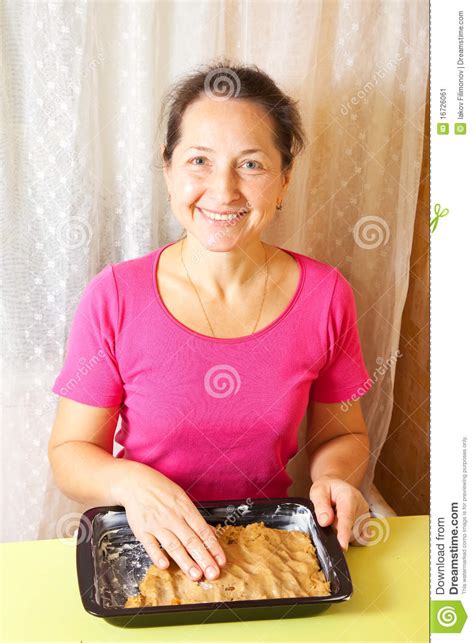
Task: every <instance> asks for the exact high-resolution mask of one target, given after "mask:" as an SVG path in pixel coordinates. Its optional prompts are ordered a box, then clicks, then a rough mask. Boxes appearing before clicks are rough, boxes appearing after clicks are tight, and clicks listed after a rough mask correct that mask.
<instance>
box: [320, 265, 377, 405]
mask: <svg viewBox="0 0 474 643" xmlns="http://www.w3.org/2000/svg"><path fill="white" fill-rule="evenodd" d="M327 342H328V347H327V360H326V363H325V364H324V365H323V367H322V369H321V370H320V372H319V374H318V376H317V378H316V379H315V380H314V381H313V383H312V385H311V389H310V400H312V401H314V402H322V403H327V404H330V403H337V402H343V401H346V400H349V399H354V400H355V399H357V398H358V397H361V396H362V395H364V394H365V393H366V392H367V391H368V390H369V389H370V387H371V386H372V384H373V381H372V379H371V378H370V377H369V374H368V372H367V369H366V366H365V363H364V358H363V356H362V350H361V346H360V339H359V332H358V329H357V310H356V304H355V298H354V293H353V291H352V288H351V285H350V284H349V282H348V281H347V280H346V279H345V278H344V276H343V275H342V274H341V273H340V272H339V271H338V270H337V269H336V281H335V285H334V290H333V293H332V299H331V303H330V306H329V310H328V321H327Z"/></svg>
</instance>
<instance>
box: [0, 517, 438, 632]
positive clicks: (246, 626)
mask: <svg viewBox="0 0 474 643" xmlns="http://www.w3.org/2000/svg"><path fill="white" fill-rule="evenodd" d="M388 527H389V528H388V530H387V539H386V541H385V542H383V541H382V542H380V543H379V544H377V545H373V546H369V547H353V546H351V547H349V551H348V552H347V554H346V557H347V562H348V565H349V569H350V572H351V577H352V582H353V585H354V593H353V596H352V598H351V599H350V600H348V601H345V602H343V603H339V604H336V605H333V606H331V607H330V608H329V609H328V610H326V611H324V612H322V613H320V614H317V615H315V616H310V617H303V618H292V619H287V620H266V621H265V620H262V621H247V622H238V623H211V624H203V625H177V626H168V627H151V628H142V629H133V630H125V629H121V628H117V627H115V626H113V625H111V624H109V623H107V622H105V621H104V620H103V619H101V618H97V617H94V616H91V615H89V614H88V613H87V612H86V611H85V610H84V608H83V607H82V603H81V599H80V596H79V590H78V586H77V579H76V566H75V553H76V552H75V542H74V539H72V538H71V539H68V540H67V541H60V540H39V541H34V542H20V543H8V544H3V545H0V552H1V554H0V556H1V565H2V580H3V583H2V607H1V613H2V617H1V620H2V631H1V640H2V641H5V642H7V641H8V642H10V641H48V642H52V641H77V642H79V641H82V643H90V642H92V641H160V642H161V641H179V642H182V641H183V642H184V641H189V642H190V643H195V642H200V641H205V642H206V643H208V642H209V641H212V642H213V643H214V642H215V643H221V642H224V641H236V642H241V641H245V643H247V642H250V641H260V642H264V641H271V642H272V643H274V642H275V641H285V642H290V641H295V642H298V643H301V642H303V641H410V643H416V642H418V641H423V642H425V641H426V642H427V641H429V621H428V614H429V602H428V597H429V523H428V516H404V517H397V518H390V519H389V520H388Z"/></svg>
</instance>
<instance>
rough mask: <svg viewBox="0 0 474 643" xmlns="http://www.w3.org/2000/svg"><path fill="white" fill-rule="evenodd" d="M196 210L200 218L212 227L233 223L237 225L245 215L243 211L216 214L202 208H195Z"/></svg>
mask: <svg viewBox="0 0 474 643" xmlns="http://www.w3.org/2000/svg"><path fill="white" fill-rule="evenodd" d="M196 210H198V212H199V213H200V214H201V216H202V218H203V219H204V220H205V221H206V222H207V223H211V224H213V225H225V224H229V223H233V222H234V221H235V222H236V223H238V222H239V221H241V220H242V219H243V218H244V216H245V215H246V214H247V212H246V211H245V210H242V211H239V212H236V213H235V214H216V213H215V212H210V211H209V210H204V209H203V208H198V207H197V206H196Z"/></svg>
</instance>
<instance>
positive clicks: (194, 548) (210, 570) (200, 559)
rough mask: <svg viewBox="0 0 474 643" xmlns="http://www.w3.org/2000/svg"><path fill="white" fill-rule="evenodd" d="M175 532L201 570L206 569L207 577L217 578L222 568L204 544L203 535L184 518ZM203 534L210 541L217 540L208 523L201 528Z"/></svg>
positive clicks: (209, 578)
mask: <svg viewBox="0 0 474 643" xmlns="http://www.w3.org/2000/svg"><path fill="white" fill-rule="evenodd" d="M203 520H204V519H203ZM204 522H205V521H204ZM174 532H175V534H176V536H177V537H178V538H179V539H180V541H181V542H182V544H183V545H184V547H185V548H186V551H188V552H189V554H190V555H191V556H192V558H193V559H194V560H195V561H196V563H198V565H199V567H200V568H201V570H203V571H204V574H205V576H206V578H207V579H208V580H215V579H216V578H217V577H218V576H219V572H220V568H219V565H218V564H217V562H216V561H215V560H214V558H213V557H212V555H211V554H210V553H209V551H208V550H207V549H206V547H205V546H204V543H203V541H202V540H201V537H200V536H198V534H197V533H196V532H195V531H194V530H193V529H191V527H190V526H189V525H188V524H187V522H184V520H183V521H181V522H180V523H178V524H177V525H176V526H175V527H174ZM201 534H202V536H203V537H205V538H206V539H207V540H208V541H212V540H217V539H216V537H215V536H214V534H213V533H212V530H211V529H209V528H208V525H207V524H206V527H205V528H202V529H201Z"/></svg>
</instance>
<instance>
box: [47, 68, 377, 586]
mask: <svg viewBox="0 0 474 643" xmlns="http://www.w3.org/2000/svg"><path fill="white" fill-rule="evenodd" d="M214 78H217V87H219V83H221V84H222V82H224V80H226V81H227V82H228V83H230V82H233V85H232V91H231V92H230V94H229V95H226V96H225V97H224V99H223V96H222V94H221V92H219V91H217V90H216V89H215V88H213V82H212V79H214ZM166 101H168V102H166ZM166 101H165V105H166V106H167V108H168V121H167V128H166V135H165V141H164V143H163V144H162V145H161V148H160V149H161V155H162V159H163V171H164V177H165V180H166V184H167V187H168V190H169V195H170V204H171V209H172V212H173V214H174V215H175V216H176V218H177V219H178V221H179V222H180V223H181V225H182V226H183V228H185V230H186V232H187V235H186V237H185V238H184V239H182V240H180V242H177V243H176V242H175V243H169V244H167V245H166V246H164V247H160V248H158V249H157V250H154V251H152V252H151V253H149V254H147V255H145V256H143V257H139V258H136V259H132V260H129V261H124V262H121V263H118V264H113V265H108V266H107V267H106V268H105V269H104V270H102V272H101V273H99V274H98V275H96V277H95V278H94V279H93V280H92V281H91V283H90V284H89V285H88V287H87V289H86V291H85V293H84V296H83V298H82V300H81V302H80V303H79V306H78V309H77V311H76V315H75V318H74V321H73V325H72V328H71V333H70V337H69V341H68V352H67V357H66V361H65V364H64V367H63V370H62V371H61V373H60V374H59V375H58V377H57V379H56V382H55V384H54V387H53V391H54V392H56V393H58V394H59V395H61V396H62V397H63V398H69V399H62V400H61V405H60V413H58V417H57V419H56V422H55V426H54V428H53V433H52V437H51V443H50V460H51V463H52V467H53V470H54V473H55V476H56V478H57V481H58V484H59V486H60V487H61V488H62V490H63V491H64V492H65V493H66V495H69V496H70V497H73V498H75V499H77V500H82V501H92V502H94V503H97V504H121V505H123V506H124V507H125V508H126V511H127V517H128V521H129V523H130V526H131V528H132V530H133V532H134V533H135V535H136V536H137V538H138V539H139V540H140V541H141V542H142V543H143V544H144V546H145V548H146V550H147V552H148V553H149V555H150V557H151V559H152V560H153V561H154V562H156V564H157V565H160V566H163V567H165V566H167V565H168V563H169V561H168V559H167V557H166V555H165V553H164V551H166V552H167V553H168V554H169V555H170V556H172V557H173V558H174V559H175V560H176V562H177V563H178V565H179V566H180V567H181V568H182V569H183V571H185V572H186V573H187V574H189V577H190V578H194V579H195V578H198V577H199V576H200V574H201V573H202V572H203V571H204V572H205V574H206V577H207V578H215V577H216V575H218V574H219V566H222V565H223V564H224V563H225V556H224V552H223V550H222V548H221V547H220V545H219V544H218V542H217V539H216V538H215V536H214V534H213V532H212V530H211V528H210V527H209V525H207V524H206V523H205V522H204V520H203V518H202V516H201V515H200V513H199V512H198V510H197V509H196V506H195V504H194V502H199V501H203V500H222V499H232V498H234V499H235V498H247V497H257V498H258V497H269V498H271V497H286V496H287V495H288V487H289V485H290V484H291V479H290V477H289V476H288V474H287V472H286V465H287V463H288V461H289V459H290V458H292V457H293V456H294V455H295V454H296V452H297V447H298V445H297V436H298V427H299V425H300V423H301V420H302V418H303V416H304V414H305V412H306V410H307V409H308V408H309V410H310V411H311V422H310V426H309V431H308V450H309V453H310V472H311V475H312V476H313V486H312V488H311V492H310V497H311V499H312V500H313V503H314V504H315V507H316V510H317V515H318V518H319V520H320V521H321V523H322V524H325V525H327V524H331V522H334V525H337V528H338V537H339V541H340V543H341V544H342V546H343V547H346V546H347V544H348V542H349V539H350V535H351V528H352V525H353V523H354V521H355V520H356V518H357V517H358V516H360V515H361V514H363V513H365V512H367V510H368V505H367V503H366V501H365V499H364V498H363V496H362V494H361V493H360V491H359V490H358V488H357V487H358V485H359V484H360V482H361V481H362V479H363V475H364V472H365V469H366V465H367V456H368V442H367V429H366V427H365V423H364V420H363V417H362V414H361V412H360V407H359V406H358V405H357V404H352V406H351V408H350V410H349V411H348V412H345V413H343V412H342V411H341V409H339V408H338V407H339V405H340V403H341V402H344V401H345V400H348V399H351V398H352V396H353V395H354V394H355V392H356V391H358V390H359V389H360V387H361V386H362V384H364V383H366V382H367V380H368V373H367V370H366V368H365V364H364V360H363V357H362V353H361V349H360V342H359V336H358V331H357V313H356V308H355V302H354V296H353V293H352V289H351V287H350V285H349V283H348V282H347V281H346V280H345V279H344V277H343V276H342V274H341V273H340V272H339V271H338V270H337V269H336V268H334V267H333V266H331V265H329V264H326V263H323V262H321V261H317V260H315V259H312V258H310V257H307V256H304V255H302V254H299V253H297V252H294V251H290V250H287V249H284V248H279V247H274V246H270V245H268V244H266V243H263V242H262V241H261V235H262V233H263V231H264V230H265V229H266V228H267V226H268V225H269V224H270V223H271V221H272V219H273V217H274V215H275V210H276V209H278V208H279V207H280V206H281V201H282V199H283V196H284V194H285V193H286V190H287V189H288V184H289V180H290V175H291V171H292V168H293V161H294V158H295V156H296V154H297V153H298V152H300V151H301V150H302V148H303V142H304V135H303V132H302V127H301V121H300V117H299V114H298V111H297V109H296V105H295V102H294V101H293V100H292V99H291V98H289V97H288V96H286V95H285V94H284V93H283V92H282V91H281V90H280V89H279V88H278V87H277V86H276V84H275V83H274V81H273V80H272V79H270V78H269V76H268V75H266V74H265V73H263V72H262V71H260V70H258V69H257V68H253V67H250V66H230V65H228V66H225V67H222V66H210V67H207V68H206V70H204V71H201V72H196V73H194V74H191V75H190V76H189V77H187V78H186V79H184V80H183V81H181V82H180V83H178V84H177V85H176V86H175V87H173V88H172V90H171V92H170V94H169V95H168V98H167V99H166ZM99 350H101V353H100V355H101V356H102V359H101V360H99V361H98V363H96V364H95V366H94V369H91V370H90V371H88V373H87V375H86V376H85V377H84V378H82V379H77V378H74V373H75V370H76V368H77V363H78V362H80V361H81V359H83V356H85V355H95V354H99ZM71 382H73V384H74V385H71V384H70V383H71ZM366 390H368V388H367V387H366V389H365V391H366ZM88 407H101V409H102V410H101V411H97V412H95V413H91V412H90V408H89V411H88V410H87V408H88ZM118 411H119V412H120V415H121V419H122V426H121V430H120V432H119V434H118V435H117V436H116V440H117V442H118V443H119V444H120V445H121V451H120V453H119V454H118V457H117V458H116V459H115V460H114V458H113V457H112V454H111V450H110V444H111V439H110V438H111V431H112V430H113V429H114V427H115V421H116V417H117V412H118ZM78 417H79V418H80V420H78ZM79 464H80V466H79ZM324 514H327V518H326V519H325V518H324ZM159 544H161V545H162V548H160V547H159ZM196 565H197V567H196ZM193 569H194V572H195V573H196V574H197V576H194V575H193Z"/></svg>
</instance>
